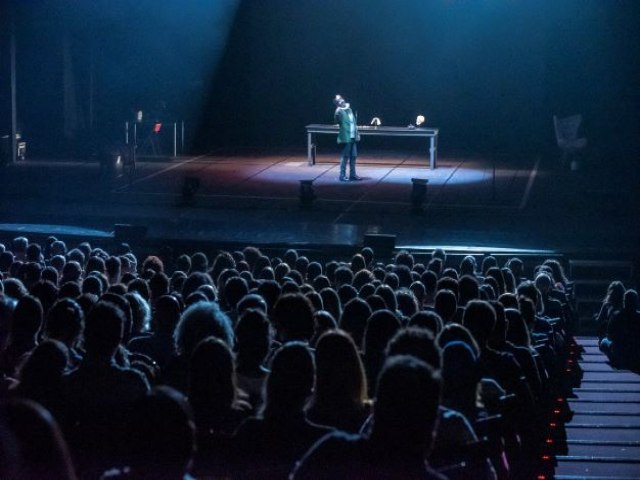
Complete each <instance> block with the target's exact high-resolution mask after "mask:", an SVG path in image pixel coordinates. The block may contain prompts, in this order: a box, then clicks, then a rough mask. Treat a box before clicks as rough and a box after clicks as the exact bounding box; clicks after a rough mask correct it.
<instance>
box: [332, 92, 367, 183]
mask: <svg viewBox="0 0 640 480" xmlns="http://www.w3.org/2000/svg"><path fill="white" fill-rule="evenodd" d="M333 102H334V103H335V104H336V112H335V114H334V121H335V122H336V123H337V124H338V126H339V131H338V145H342V146H343V148H342V158H341V159H340V181H341V182H346V181H349V180H352V181H356V180H362V178H360V177H359V176H358V175H356V157H357V156H358V148H357V146H356V142H358V141H360V134H359V133H358V125H357V124H356V117H355V115H354V114H353V112H352V111H351V106H350V105H349V104H348V103H347V102H346V101H345V99H344V98H342V97H341V96H340V95H336V98H335V99H334V100H333ZM347 160H349V178H347Z"/></svg>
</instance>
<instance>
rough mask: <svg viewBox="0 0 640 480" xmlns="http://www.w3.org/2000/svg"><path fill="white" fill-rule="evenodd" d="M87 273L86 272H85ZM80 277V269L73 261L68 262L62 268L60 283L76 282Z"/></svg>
mask: <svg viewBox="0 0 640 480" xmlns="http://www.w3.org/2000/svg"><path fill="white" fill-rule="evenodd" d="M87 272H88V271H87ZM81 276H82V267H81V266H80V264H79V263H78V262H76V261H74V260H70V261H68V262H67V263H65V264H64V267H62V279H61V282H62V283H64V282H69V281H70V282H77V281H78V280H80V277H81Z"/></svg>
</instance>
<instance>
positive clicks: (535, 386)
mask: <svg viewBox="0 0 640 480" xmlns="http://www.w3.org/2000/svg"><path fill="white" fill-rule="evenodd" d="M491 305H492V306H493V308H494V310H495V312H496V323H495V327H494V329H493V332H492V333H491V337H490V338H489V346H490V347H491V348H493V349H494V350H496V351H498V352H507V353H510V354H512V355H513V356H514V357H515V359H516V361H517V362H518V364H519V365H520V367H521V368H522V372H523V373H524V375H525V377H526V379H527V383H528V385H529V388H530V389H531V393H532V394H533V396H534V398H536V399H537V398H538V397H539V396H540V394H541V393H542V381H541V379H540V373H539V372H538V367H537V366H536V361H535V359H534V357H533V354H532V352H531V351H530V350H529V349H528V348H526V347H521V346H518V345H514V344H513V343H511V342H510V341H509V340H507V317H506V314H505V308H504V307H503V306H502V304H501V303H499V302H497V301H494V302H491Z"/></svg>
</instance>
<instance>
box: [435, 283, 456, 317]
mask: <svg viewBox="0 0 640 480" xmlns="http://www.w3.org/2000/svg"><path fill="white" fill-rule="evenodd" d="M457 308H458V301H457V299H456V294H455V293H453V292H452V291H451V290H448V289H444V290H438V292H437V293H436V296H435V300H434V310H435V311H436V313H437V314H438V315H440V318H442V321H443V322H445V323H447V322H449V321H451V320H452V319H453V316H454V315H455V313H456V310H457Z"/></svg>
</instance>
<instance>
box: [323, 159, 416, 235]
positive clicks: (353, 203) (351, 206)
mask: <svg viewBox="0 0 640 480" xmlns="http://www.w3.org/2000/svg"><path fill="white" fill-rule="evenodd" d="M406 158H407V157H405V160H406ZM401 165H402V162H400V163H399V164H396V165H394V166H392V167H391V168H390V169H389V171H388V172H387V173H385V174H384V175H383V176H382V177H380V179H379V180H378V181H376V182H375V184H374V186H375V185H378V184H380V183H382V181H383V180H384V179H385V178H387V177H388V176H389V175H390V174H391V172H393V171H394V170H396V169H397V168H398V167H399V166H401ZM370 190H371V189H368V190H365V192H364V193H363V194H362V195H360V197H358V198H357V199H356V200H354V201H353V202H351V204H350V205H349V206H348V207H347V208H345V209H344V211H343V212H342V213H341V214H340V215H338V216H337V217H336V218H335V220H334V221H333V223H338V222H339V221H340V219H341V218H342V217H344V216H345V215H346V214H348V213H349V212H350V211H351V210H352V209H353V207H355V206H356V205H357V204H359V203H362V201H363V199H364V198H365V197H366V196H367V195H368V193H369V191H370ZM370 203H373V202H370ZM394 203H395V202H394Z"/></svg>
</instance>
